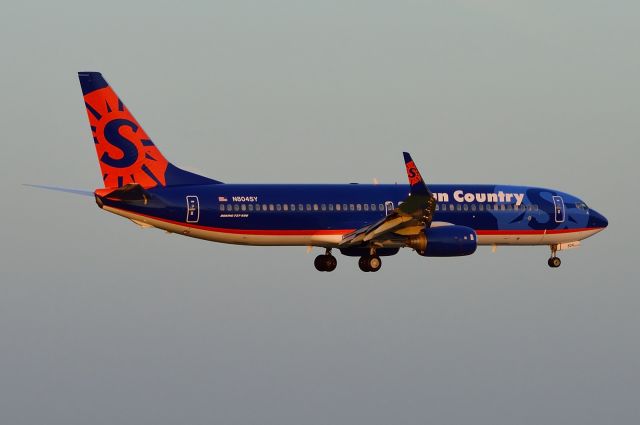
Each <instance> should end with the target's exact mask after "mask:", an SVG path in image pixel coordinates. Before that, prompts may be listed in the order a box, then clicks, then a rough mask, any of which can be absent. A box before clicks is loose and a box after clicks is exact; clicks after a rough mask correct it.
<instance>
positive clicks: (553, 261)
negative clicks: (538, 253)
mask: <svg viewBox="0 0 640 425" xmlns="http://www.w3.org/2000/svg"><path fill="white" fill-rule="evenodd" d="M547 264H549V267H551V268H554V269H555V268H558V267H560V264H562V261H561V260H560V259H559V258H558V257H551V258H549V261H547Z"/></svg>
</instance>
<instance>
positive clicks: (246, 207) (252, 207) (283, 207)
mask: <svg viewBox="0 0 640 425" xmlns="http://www.w3.org/2000/svg"><path fill="white" fill-rule="evenodd" d="M218 208H219V210H220V211H235V212H238V211H384V205H383V204H220V206H219V207H218Z"/></svg>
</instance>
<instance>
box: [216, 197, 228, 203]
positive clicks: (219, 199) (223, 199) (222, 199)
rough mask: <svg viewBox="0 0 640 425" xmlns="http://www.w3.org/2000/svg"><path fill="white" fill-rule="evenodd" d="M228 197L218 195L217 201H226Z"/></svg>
mask: <svg viewBox="0 0 640 425" xmlns="http://www.w3.org/2000/svg"><path fill="white" fill-rule="evenodd" d="M227 201H228V199H227V198H225V197H224V196H218V202H227Z"/></svg>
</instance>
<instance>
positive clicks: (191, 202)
mask: <svg viewBox="0 0 640 425" xmlns="http://www.w3.org/2000/svg"><path fill="white" fill-rule="evenodd" d="M199 219H200V202H198V197H197V196H187V223H197V222H198V220H199Z"/></svg>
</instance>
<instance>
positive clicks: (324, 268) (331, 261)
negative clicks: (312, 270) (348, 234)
mask: <svg viewBox="0 0 640 425" xmlns="http://www.w3.org/2000/svg"><path fill="white" fill-rule="evenodd" d="M313 265H314V266H315V267H316V270H318V271H319V272H332V271H334V270H335V269H336V266H337V265H338V260H336V257H334V256H333V255H331V250H330V249H327V252H326V254H324V255H318V256H317V257H316V259H315V260H314V261H313Z"/></svg>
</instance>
